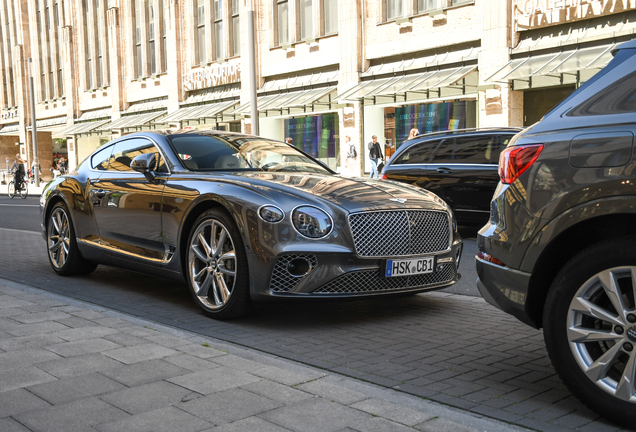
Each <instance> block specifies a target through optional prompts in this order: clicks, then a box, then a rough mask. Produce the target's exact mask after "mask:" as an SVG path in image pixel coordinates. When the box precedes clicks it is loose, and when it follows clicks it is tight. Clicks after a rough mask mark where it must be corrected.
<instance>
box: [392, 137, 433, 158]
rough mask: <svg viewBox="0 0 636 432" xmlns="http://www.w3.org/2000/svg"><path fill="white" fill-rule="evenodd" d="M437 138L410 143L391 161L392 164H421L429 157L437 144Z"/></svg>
mask: <svg viewBox="0 0 636 432" xmlns="http://www.w3.org/2000/svg"><path fill="white" fill-rule="evenodd" d="M438 144H439V140H433V141H425V142H422V143H419V144H415V145H412V146H411V147H409V148H408V149H406V150H405V151H404V153H402V154H401V155H400V156H398V158H397V159H396V160H395V162H393V163H394V164H421V163H427V162H429V161H430V159H431V155H432V154H433V151H434V150H435V148H436V147H437V146H438Z"/></svg>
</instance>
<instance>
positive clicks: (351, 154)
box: [345, 135, 358, 171]
mask: <svg viewBox="0 0 636 432" xmlns="http://www.w3.org/2000/svg"><path fill="white" fill-rule="evenodd" d="M345 145H347V146H348V147H349V148H348V149H347V159H346V160H345V168H346V169H347V171H349V170H351V169H352V168H353V167H355V165H356V160H357V159H358V150H356V146H355V144H354V143H352V142H351V137H350V136H349V135H345Z"/></svg>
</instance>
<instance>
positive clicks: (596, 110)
mask: <svg viewBox="0 0 636 432" xmlns="http://www.w3.org/2000/svg"><path fill="white" fill-rule="evenodd" d="M634 112H636V72H632V73H630V74H629V75H627V76H625V77H623V78H622V79H620V80H618V81H615V82H614V83H613V84H611V85H609V86H607V87H605V88H604V89H603V90H602V91H600V92H598V93H596V94H593V95H592V96H591V97H590V98H589V99H587V100H586V101H585V102H583V103H582V104H580V105H579V106H577V107H575V108H574V109H573V110H571V111H570V112H569V113H568V114H567V115H568V116H569V117H578V116H593V115H608V114H633V113H634Z"/></svg>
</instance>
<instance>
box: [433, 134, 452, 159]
mask: <svg viewBox="0 0 636 432" xmlns="http://www.w3.org/2000/svg"><path fill="white" fill-rule="evenodd" d="M454 161H455V138H447V139H445V140H444V141H442V142H441V143H439V145H438V146H437V148H436V149H435V152H434V153H433V160H432V161H431V163H434V164H439V163H453V162H454Z"/></svg>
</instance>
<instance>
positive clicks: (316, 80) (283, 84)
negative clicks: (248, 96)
mask: <svg viewBox="0 0 636 432" xmlns="http://www.w3.org/2000/svg"><path fill="white" fill-rule="evenodd" d="M338 74H339V71H338V70H337V69H335V70H333V69H332V70H328V71H316V72H313V73H309V74H301V75H292V76H288V77H284V78H276V79H269V80H267V81H265V84H264V85H263V87H261V88H260V89H259V90H258V91H259V92H260V93H268V92H271V91H274V90H291V89H301V88H307V87H310V86H313V87H315V86H317V85H321V84H322V85H323V86H324V85H325V84H336V83H337V82H338Z"/></svg>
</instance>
